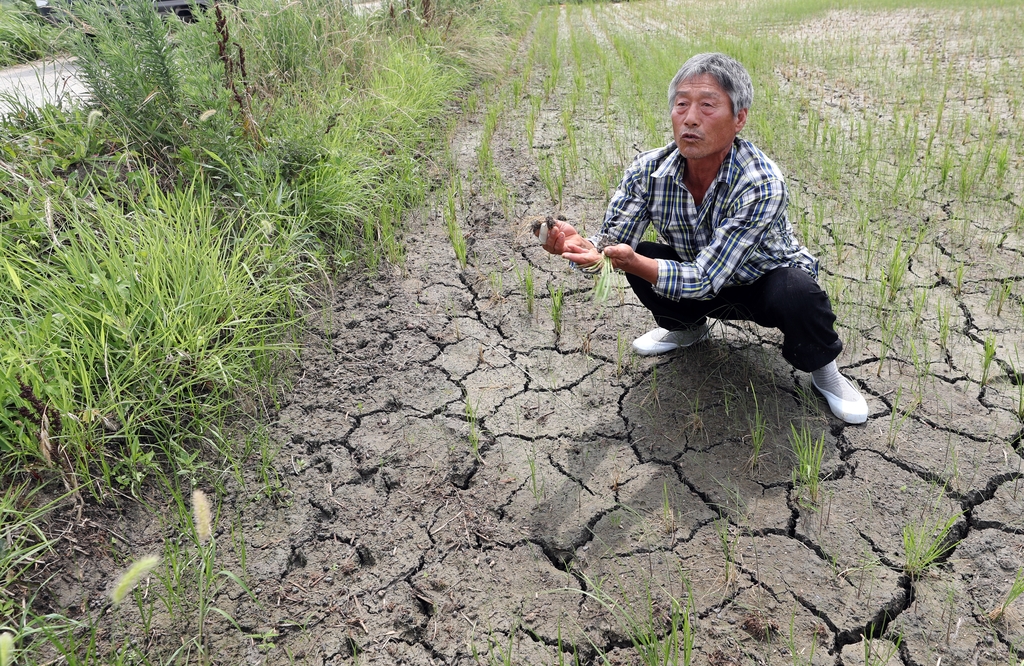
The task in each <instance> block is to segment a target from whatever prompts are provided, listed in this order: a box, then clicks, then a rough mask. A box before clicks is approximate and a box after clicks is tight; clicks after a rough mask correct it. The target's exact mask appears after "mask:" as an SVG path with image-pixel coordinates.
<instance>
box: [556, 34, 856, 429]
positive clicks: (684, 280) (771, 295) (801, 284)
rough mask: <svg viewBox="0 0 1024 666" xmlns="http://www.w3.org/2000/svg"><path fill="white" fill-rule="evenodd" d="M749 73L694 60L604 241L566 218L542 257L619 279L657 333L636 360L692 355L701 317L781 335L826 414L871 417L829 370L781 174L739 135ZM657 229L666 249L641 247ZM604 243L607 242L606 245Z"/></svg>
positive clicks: (809, 267)
mask: <svg viewBox="0 0 1024 666" xmlns="http://www.w3.org/2000/svg"><path fill="white" fill-rule="evenodd" d="M753 96H754V88H753V84H752V82H751V80H750V75H749V74H748V73H747V71H746V69H744V67H743V65H741V64H740V63H739V62H737V61H736V60H734V59H732V58H730V57H728V56H725V55H723V54H720V53H702V54H699V55H695V56H693V57H692V58H690V59H689V60H688V61H687V62H686V63H685V64H684V65H683V66H682V68H681V69H680V70H679V72H678V73H676V75H675V78H673V79H672V83H671V84H670V85H669V89H668V100H669V108H670V109H671V119H672V133H673V137H674V141H673V143H671V144H669V145H668V146H666V147H664V148H660V149H657V150H652V151H649V152H646V153H643V154H641V155H639V156H638V157H637V158H636V160H635V161H634V162H633V164H632V165H630V167H629V168H628V169H627V170H626V174H625V177H624V178H623V179H622V183H621V184H620V185H619V187H618V189H617V190H616V192H615V195H614V196H613V197H612V199H611V202H610V203H609V204H608V211H607V213H606V214H605V219H604V224H603V226H602V229H601V234H600V235H599V236H595V237H593V238H591V239H585V238H583V237H582V236H580V235H579V233H578V232H577V231H576V229H574V228H573V226H572V225H571V224H569V223H567V222H557V223H556V224H555V226H554V227H553V228H552V229H551V230H550V231H549V232H548V234H547V239H546V240H545V242H544V249H545V250H547V251H548V252H551V253H552V254H558V255H561V256H562V257H564V258H566V259H568V260H570V261H572V262H573V263H575V264H576V265H577V266H579V267H581V268H582V269H583V270H584V271H587V269H588V268H592V267H595V266H596V265H597V262H598V261H599V260H600V258H601V253H600V252H599V251H598V249H597V246H596V245H595V242H599V243H600V244H601V247H602V248H604V249H603V254H604V255H605V256H606V257H608V258H610V259H611V260H612V265H613V266H614V267H615V268H617V269H619V270H621V271H623V272H625V273H626V277H627V279H628V281H629V285H630V287H632V289H633V291H634V293H636V295H637V298H639V299H640V302H641V303H643V305H644V306H645V307H647V309H648V310H650V311H651V313H652V314H653V315H654V321H655V322H656V324H657V328H655V329H653V330H651V331H648V332H647V333H646V334H644V335H642V336H640V337H639V338H637V339H636V340H634V341H633V348H634V349H635V350H636V352H637V353H638V354H641V355H645V356H647V355H655V354H664V353H666V352H669V351H672V350H674V349H676V348H679V347H688V346H690V345H692V344H694V343H696V342H699V341H700V340H702V339H704V337H705V336H706V335H707V333H708V323H707V317H714V318H717V319H731V320H750V321H754V322H756V323H757V324H759V325H761V326H766V327H772V328H778V329H780V330H781V331H782V333H783V336H784V342H783V345H782V355H783V357H784V358H785V359H786V360H787V361H789V362H790V363H791V364H792V365H793V366H794V367H796V368H797V369H798V370H803V371H805V372H810V373H811V378H812V383H813V385H814V387H815V388H816V389H817V390H818V391H819V392H821V394H822V395H823V396H824V397H825V399H826V400H827V401H828V404H829V407H830V408H831V409H832V412H833V413H834V414H835V415H836V416H837V417H839V418H840V419H842V420H843V421H845V422H847V423H864V422H865V421H866V420H867V414H868V408H867V403H866V402H865V400H864V398H863V397H862V396H861V394H860V392H859V391H857V389H856V388H855V387H854V386H853V384H851V383H850V382H849V381H848V380H847V379H846V378H845V377H843V376H842V375H841V374H840V373H839V370H838V368H837V367H836V364H835V358H836V357H837V356H838V355H839V352H840V351H841V350H842V348H843V345H842V342H840V341H839V336H838V335H836V332H835V330H834V328H833V324H834V322H835V315H834V314H833V312H832V306H831V303H830V302H829V299H828V295H827V294H826V293H825V292H824V291H823V290H822V289H821V287H819V286H818V283H817V281H816V278H817V272H818V262H817V260H816V259H815V258H814V257H813V256H811V254H810V252H808V250H807V249H806V248H805V247H802V246H801V245H800V244H799V243H798V242H797V241H796V240H795V238H794V235H793V228H792V226H790V224H789V221H788V219H787V217H786V200H787V194H786V185H785V181H784V179H783V177H782V173H781V172H780V171H779V168H778V167H777V166H776V165H775V163H774V162H772V161H771V160H770V159H769V158H768V157H767V156H766V155H765V154H764V153H762V152H761V151H760V150H758V149H757V148H756V147H754V145H753V144H751V143H750V142H749V141H746V140H744V139H741V138H738V137H737V134H739V132H740V130H741V129H743V126H744V124H745V123H746V120H747V111H748V109H749V108H750V104H751V103H752V102H753ZM648 225H654V227H655V229H657V231H658V237H659V240H663V241H664V242H663V243H652V242H648V241H643V240H642V237H643V234H644V231H645V230H646V229H647V226H648ZM609 242H610V243H611V244H610V245H608V243H609Z"/></svg>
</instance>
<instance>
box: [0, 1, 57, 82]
mask: <svg viewBox="0 0 1024 666" xmlns="http://www.w3.org/2000/svg"><path fill="white" fill-rule="evenodd" d="M59 46H60V30H59V29H58V28H57V27H55V26H53V25H51V24H49V23H47V22H46V21H44V20H43V19H42V17H41V16H39V14H38V13H36V11H35V5H34V4H33V3H31V2H22V1H20V0H18V1H15V2H2V3H0V67H10V66H11V65H17V64H19V63H23V62H28V61H30V60H38V59H40V58H43V57H45V56H47V55H50V54H52V53H54V52H55V51H56V50H57V49H58V48H59Z"/></svg>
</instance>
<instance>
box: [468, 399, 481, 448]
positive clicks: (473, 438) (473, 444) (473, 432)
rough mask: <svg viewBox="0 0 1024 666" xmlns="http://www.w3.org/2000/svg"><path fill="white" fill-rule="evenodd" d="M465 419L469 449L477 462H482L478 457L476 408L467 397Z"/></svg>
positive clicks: (478, 435) (478, 430)
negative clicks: (467, 428)
mask: <svg viewBox="0 0 1024 666" xmlns="http://www.w3.org/2000/svg"><path fill="white" fill-rule="evenodd" d="M466 421H467V422H468V423H469V450H470V452H471V453H472V454H473V457H474V458H476V460H477V462H481V463H482V462H483V461H484V459H483V458H481V457H480V424H479V417H478V414H477V408H476V407H474V406H473V405H472V404H471V403H470V402H469V399H468V398H467V400H466Z"/></svg>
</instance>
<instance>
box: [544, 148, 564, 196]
mask: <svg viewBox="0 0 1024 666" xmlns="http://www.w3.org/2000/svg"><path fill="white" fill-rule="evenodd" d="M537 172H538V175H539V176H540V180H541V182H542V183H544V187H545V188H547V191H548V196H550V197H551V203H553V204H555V205H556V206H557V205H559V203H560V202H561V201H562V191H563V190H564V189H565V173H564V168H562V167H558V168H556V165H555V159H554V157H552V156H551V155H550V154H548V153H544V154H542V155H541V156H540V157H539V158H538V159H537Z"/></svg>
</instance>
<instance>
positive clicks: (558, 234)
mask: <svg viewBox="0 0 1024 666" xmlns="http://www.w3.org/2000/svg"><path fill="white" fill-rule="evenodd" d="M581 244H582V245H584V246H586V245H590V242H589V241H587V240H585V239H584V238H583V237H582V236H580V234H579V232H578V231H576V228H575V227H573V226H572V225H571V224H569V223H568V222H563V221H562V220H558V221H557V222H555V226H554V227H553V228H552V229H550V230H549V231H548V238H547V240H546V241H544V245H543V246H542V247H543V248H544V249H545V250H547V251H548V252H550V253H551V254H558V255H562V256H565V252H566V249H567V248H568V247H570V246H572V247H575V246H579V245H581ZM590 247H591V248H593V245H590Z"/></svg>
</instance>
